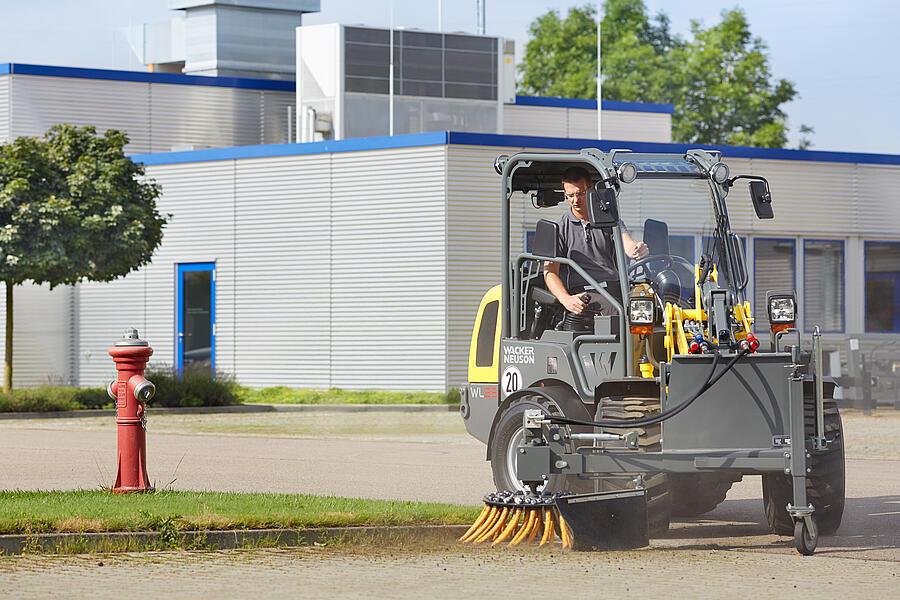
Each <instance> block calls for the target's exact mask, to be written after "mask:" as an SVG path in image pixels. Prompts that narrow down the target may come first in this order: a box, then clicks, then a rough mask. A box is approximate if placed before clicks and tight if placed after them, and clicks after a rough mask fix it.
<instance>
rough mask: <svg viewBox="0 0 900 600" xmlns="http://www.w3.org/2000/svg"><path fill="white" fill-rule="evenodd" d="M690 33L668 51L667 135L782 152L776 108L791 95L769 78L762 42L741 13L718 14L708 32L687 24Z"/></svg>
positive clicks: (781, 121) (785, 84)
mask: <svg viewBox="0 0 900 600" xmlns="http://www.w3.org/2000/svg"><path fill="white" fill-rule="evenodd" d="M691 33H692V36H693V39H692V40H691V41H689V42H688V43H687V44H686V45H685V46H684V47H682V48H678V49H676V50H674V51H673V55H674V62H675V63H677V64H678V65H679V68H678V71H679V76H680V82H679V85H678V86H677V87H676V90H675V91H676V96H675V117H674V118H673V122H672V135H673V137H674V138H675V139H677V140H678V141H681V142H690V143H707V144H708V143H726V144H735V145H739V146H761V147H767V148H783V147H784V146H785V145H786V144H787V132H788V127H787V116H786V115H785V113H784V111H783V110H782V108H781V106H782V104H784V103H785V102H790V101H791V100H793V99H794V98H795V97H796V95H797V91H796V90H795V89H794V85H793V84H792V83H791V82H790V81H788V80H786V79H778V80H775V81H773V80H772V73H771V71H770V69H769V58H768V56H767V54H766V44H765V42H763V41H762V39H760V38H758V37H754V36H753V35H752V33H751V32H750V25H749V23H748V22H747V17H746V16H745V15H744V13H743V11H741V10H740V9H732V10H726V11H724V12H723V13H722V21H721V23H719V24H717V25H715V26H713V27H710V28H709V29H703V27H702V26H701V25H700V23H699V22H697V21H693V22H692V23H691Z"/></svg>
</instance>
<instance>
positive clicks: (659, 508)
mask: <svg viewBox="0 0 900 600" xmlns="http://www.w3.org/2000/svg"><path fill="white" fill-rule="evenodd" d="M659 410H660V404H659V398H656V397H653V398H650V397H648V398H642V397H612V398H603V400H602V401H601V404H600V409H599V410H598V415H597V417H598V418H599V419H601V420H604V421H606V420H621V421H622V428H621V429H619V428H609V427H607V428H604V431H606V432H609V433H625V432H626V431H629V430H630V429H637V431H638V433H639V434H640V435H639V437H638V446H639V448H640V451H641V452H660V451H661V450H662V425H661V424H659V423H657V424H655V425H648V426H646V427H638V428H635V427H629V426H628V421H631V420H635V419H640V418H643V417H649V416H652V415H653V414H655V413H658V412H659ZM636 476H637V473H635V474H628V473H616V474H610V475H608V476H603V477H601V478H600V479H599V486H600V490H601V491H605V490H621V489H626V488H630V487H633V486H632V485H631V481H632V480H633V478H634V477H636ZM644 487H645V489H646V490H647V521H648V523H647V524H648V529H649V532H650V535H651V536H659V535H662V534H664V533H665V532H666V531H668V529H669V522H670V521H671V519H672V495H671V494H670V489H669V477H668V475H667V474H666V473H644Z"/></svg>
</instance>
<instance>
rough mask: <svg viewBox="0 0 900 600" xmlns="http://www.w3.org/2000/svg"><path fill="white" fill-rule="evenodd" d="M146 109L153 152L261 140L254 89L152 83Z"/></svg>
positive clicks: (259, 104)
mask: <svg viewBox="0 0 900 600" xmlns="http://www.w3.org/2000/svg"><path fill="white" fill-rule="evenodd" d="M150 110H151V113H152V120H151V124H152V134H153V149H152V151H153V152H166V151H169V150H172V149H173V148H174V147H194V148H208V147H213V148H218V147H224V146H249V145H256V144H259V143H260V141H261V136H262V132H261V115H262V92H260V91H257V90H247V89H238V88H226V87H207V86H199V85H175V84H153V87H152V88H151V89H150Z"/></svg>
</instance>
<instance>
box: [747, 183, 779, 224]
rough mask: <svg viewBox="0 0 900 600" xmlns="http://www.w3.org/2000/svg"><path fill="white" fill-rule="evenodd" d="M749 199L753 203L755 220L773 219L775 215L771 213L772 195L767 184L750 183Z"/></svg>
mask: <svg viewBox="0 0 900 600" xmlns="http://www.w3.org/2000/svg"><path fill="white" fill-rule="evenodd" d="M750 199H751V200H752V201H753V209H754V210H756V217H757V218H759V219H772V218H774V217H775V213H774V212H772V194H771V192H770V191H769V184H768V183H766V182H765V181H751V182H750Z"/></svg>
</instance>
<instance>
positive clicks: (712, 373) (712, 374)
mask: <svg viewBox="0 0 900 600" xmlns="http://www.w3.org/2000/svg"><path fill="white" fill-rule="evenodd" d="M749 353H750V350H749V349H745V350H741V351H740V352H738V353H737V354H735V355H734V357H733V358H732V359H731V360H729V361H728V364H726V365H725V368H724V369H722V371H721V372H720V373H716V366H718V364H719V353H718V352H715V353H713V362H712V367H711V368H710V370H709V374H708V375H707V376H706V380H705V381H704V382H703V385H701V386H700V389H698V390H697V391H696V392H695V393H694V395H693V396H691V397H690V398H689V399H687V400H686V401H685V402H682V403H681V404H679V405H678V406H676V407H674V408H670V409H669V410H665V411H663V412H661V413H659V414H658V415H654V416H652V417H645V418H643V419H635V420H631V421H604V420H600V421H581V420H578V419H569V418H566V417H553V416H549V417H547V420H548V421H550V422H551V423H555V424H557V425H582V426H585V427H612V428H617V429H621V428H623V427H646V426H648V425H656V424H657V423H662V422H663V421H666V420H668V419H671V418H672V417H674V416H675V415H677V414H679V413H681V411H683V410H684V409H686V408H687V407H688V406H690V405H691V404H693V402H694V401H695V400H696V399H697V398H699V397H700V396H702V395H703V393H704V392H706V391H707V390H708V389H709V388H711V387H712V386H714V385H715V384H716V382H718V381H719V380H720V379H721V378H722V377H724V376H725V374H726V373H728V371H730V370H731V369H732V367H734V365H735V364H737V362H738V361H739V360H740V359H741V358H743V357H744V356H745V355H747V354H749Z"/></svg>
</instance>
